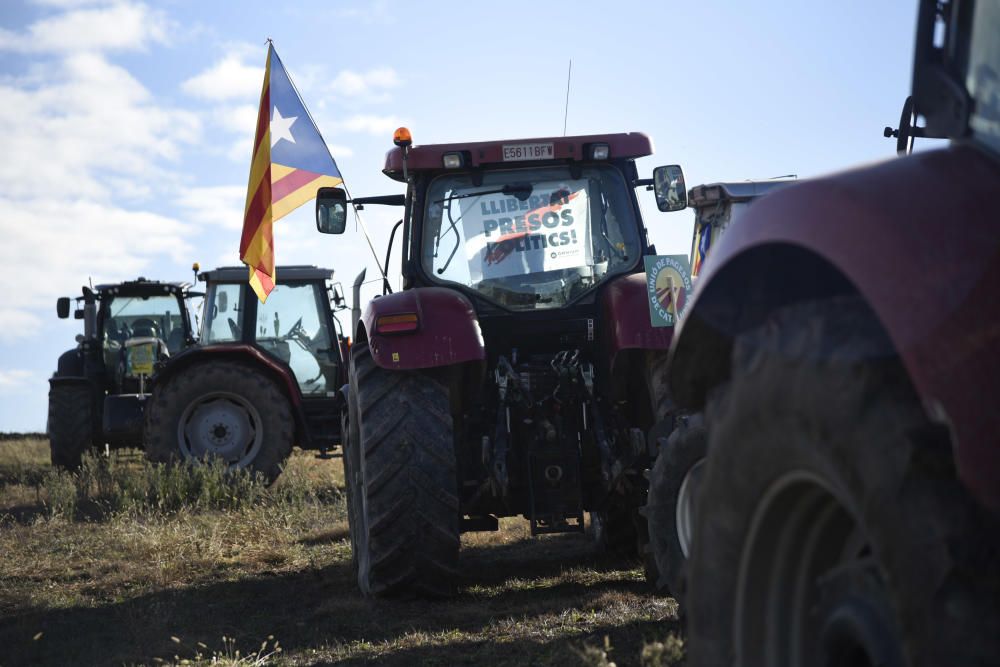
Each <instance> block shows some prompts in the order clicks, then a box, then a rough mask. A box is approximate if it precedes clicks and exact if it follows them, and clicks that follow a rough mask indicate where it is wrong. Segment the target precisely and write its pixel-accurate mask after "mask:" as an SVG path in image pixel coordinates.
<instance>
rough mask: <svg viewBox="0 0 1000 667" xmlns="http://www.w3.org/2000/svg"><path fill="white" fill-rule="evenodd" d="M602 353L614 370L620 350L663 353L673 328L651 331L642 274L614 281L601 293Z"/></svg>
mask: <svg viewBox="0 0 1000 667" xmlns="http://www.w3.org/2000/svg"><path fill="white" fill-rule="evenodd" d="M600 298H601V315H602V317H603V320H604V321H603V327H602V329H603V330H604V332H605V333H604V334H603V335H604V341H605V343H604V344H605V346H606V347H605V350H606V351H607V354H608V358H609V359H610V360H611V367H612V368H614V364H615V361H614V360H615V358H616V357H617V356H618V353H619V352H621V351H622V350H666V349H667V348H669V347H670V341H671V339H672V337H673V333H674V328H673V327H654V326H653V324H652V322H651V320H650V317H649V304H648V303H647V300H648V299H649V295H648V292H647V290H646V274H645V272H642V273H632V274H630V275H627V276H622V277H620V278H615V279H614V280H612V281H611V282H610V283H609V284H608V285H607V287H605V288H604V290H603V291H602V292H601V297H600Z"/></svg>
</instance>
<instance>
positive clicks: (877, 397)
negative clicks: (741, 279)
mask: <svg viewBox="0 0 1000 667" xmlns="http://www.w3.org/2000/svg"><path fill="white" fill-rule="evenodd" d="M706 423H707V427H708V434H709V456H708V460H707V463H706V471H705V475H704V478H703V482H702V484H703V486H702V489H701V495H700V498H701V501H702V511H700V512H699V513H698V515H697V525H696V527H695V536H694V548H693V551H692V558H691V562H690V569H691V576H690V582H689V589H688V596H687V603H688V627H689V634H688V642H689V645H690V656H691V658H690V660H691V664H697V665H722V664H734V665H777V666H786V665H787V666H799V665H885V666H886V667H889V666H901V665H912V666H923V665H926V666H928V667H930V666H934V665H963V666H964V665H980V664H982V665H985V664H998V663H997V658H998V657H1000V655H998V646H997V642H998V640H1000V633H998V632H997V630H998V627H997V625H996V623H997V620H998V613H997V607H996V600H997V599H1000V596H998V590H997V589H998V576H997V573H998V572H1000V568H998V566H997V559H996V557H997V554H996V550H995V546H994V545H993V544H992V543H991V540H993V539H995V537H996V532H995V531H996V528H995V527H992V528H991V527H987V526H985V525H984V524H983V523H982V522H983V521H986V519H985V518H984V517H982V516H981V515H979V513H978V510H976V508H975V506H974V505H973V504H972V502H971V501H970V500H969V499H968V498H967V496H966V494H965V492H964V490H963V489H962V487H961V486H960V484H959V482H958V481H957V479H956V477H955V471H954V468H953V465H952V458H951V451H950V446H949V436H948V429H947V427H946V425H944V424H942V423H935V422H932V421H930V420H929V419H928V417H927V415H926V413H925V410H924V408H923V406H922V405H921V404H920V402H919V401H918V400H917V397H916V396H915V393H914V391H913V389H912V387H911V385H910V384H909V381H908V378H907V377H906V375H905V373H904V372H903V370H902V368H901V366H900V364H899V362H898V359H897V357H896V356H894V353H893V350H892V347H891V345H890V344H889V341H888V340H887V339H886V336H885V334H884V333H883V331H882V329H881V328H880V326H879V325H878V323H877V322H876V321H875V318H874V316H872V314H871V313H870V311H869V310H868V309H867V308H866V307H865V305H864V304H863V303H862V302H860V301H859V300H857V299H853V298H838V299H834V300H830V301H825V302H817V303H805V304H798V305H795V306H792V307H789V308H787V309H785V310H783V311H781V312H779V313H777V314H776V315H775V316H774V317H773V318H772V319H771V320H770V321H769V322H768V323H767V324H766V325H765V326H763V327H762V328H760V329H758V330H756V331H753V332H751V333H749V334H746V335H744V336H742V337H740V339H739V340H738V341H737V343H736V345H735V347H734V350H733V356H732V375H731V381H730V383H729V385H728V387H727V388H726V389H725V390H724V391H721V392H718V393H716V394H715V395H713V397H712V399H711V400H710V402H709V405H708V408H707V411H706Z"/></svg>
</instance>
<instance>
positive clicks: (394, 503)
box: [344, 342, 460, 597]
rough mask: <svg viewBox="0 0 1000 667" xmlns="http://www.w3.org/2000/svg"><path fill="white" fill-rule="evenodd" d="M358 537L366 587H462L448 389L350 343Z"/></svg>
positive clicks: (375, 591) (382, 592)
mask: <svg viewBox="0 0 1000 667" xmlns="http://www.w3.org/2000/svg"><path fill="white" fill-rule="evenodd" d="M350 407H351V415H350V418H349V422H350V429H351V437H350V438H349V442H348V450H349V451H348V452H345V455H344V462H345V466H346V468H347V469H348V470H349V474H350V475H351V479H350V481H349V482H348V493H349V495H350V497H351V500H350V502H349V506H350V514H351V516H350V523H351V542H352V544H353V546H354V558H355V563H356V569H357V575H358V586H359V587H360V588H361V592H362V593H364V594H365V595H377V596H390V595H401V594H402V595H418V596H430V597H445V596H449V595H452V594H454V592H455V589H456V583H457V579H458V552H459V545H460V540H459V519H460V508H459V502H458V489H457V477H456V474H457V473H456V464H455V450H454V442H453V436H452V418H451V409H450V403H449V399H448V389H447V388H446V387H445V386H444V385H442V384H440V383H439V382H437V381H436V380H434V379H433V378H431V377H429V376H427V375H424V374H422V373H419V372H415V371H389V370H385V369H383V368H379V367H378V366H377V365H376V364H375V361H374V360H373V359H372V356H371V353H370V352H369V349H368V345H367V343H364V342H359V343H355V344H354V346H353V347H352V348H351V390H350Z"/></svg>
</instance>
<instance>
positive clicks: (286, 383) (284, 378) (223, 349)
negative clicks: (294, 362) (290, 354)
mask: <svg viewBox="0 0 1000 667" xmlns="http://www.w3.org/2000/svg"><path fill="white" fill-rule="evenodd" d="M216 358H218V359H224V360H226V361H238V360H239V359H240V358H243V359H245V360H246V361H249V362H250V363H253V364H261V365H263V366H264V367H265V368H267V370H268V371H270V372H271V373H272V375H273V376H274V378H275V379H276V380H279V381H280V384H281V385H283V386H282V388H283V389H284V390H285V393H287V394H288V398H289V400H290V401H291V402H292V405H293V406H299V405H300V404H301V403H302V394H301V392H300V391H299V385H298V384H296V382H295V376H294V375H293V374H292V373H290V372H289V371H288V369H287V368H286V367H285V366H283V365H282V364H281V363H279V362H278V361H277V360H275V359H274V357H272V356H270V355H268V354H265V353H264V352H262V351H261V350H259V349H257V348H256V347H254V346H253V345H248V344H246V343H212V344H211V345H206V346H199V345H196V346H194V347H191V348H188V349H187V350H185V351H184V352H183V353H182V354H179V355H177V356H176V357H172V358H171V359H170V361H169V362H168V363H167V364H166V365H165V366H163V367H162V368H161V369H160V370H158V371H157V372H156V375H155V376H154V377H153V380H154V381H155V382H164V381H165V380H168V379H169V378H170V377H171V376H173V375H174V374H175V373H176V372H177V371H178V370H180V369H181V368H187V367H188V366H190V365H191V364H193V363H196V362H198V361H202V360H206V361H211V360H213V359H216Z"/></svg>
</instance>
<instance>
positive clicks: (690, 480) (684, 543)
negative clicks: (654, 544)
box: [674, 459, 705, 558]
mask: <svg viewBox="0 0 1000 667" xmlns="http://www.w3.org/2000/svg"><path fill="white" fill-rule="evenodd" d="M704 467H705V459H701V460H700V461H698V462H697V463H695V464H694V465H693V466H691V468H690V470H688V471H687V473H686V474H685V475H684V479H683V480H682V481H681V488H680V491H678V492H677V505H676V507H677V509H676V510H675V511H676V517H675V519H674V520H675V525H676V526H677V542H678V543H679V544H680V547H681V553H682V554H684V557H685V558H687V557H688V554H689V552H690V550H691V541H692V537H693V535H694V520H695V517H694V512H695V498H696V497H697V494H698V487H699V486H700V484H701V476H702V471H703V470H704Z"/></svg>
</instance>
